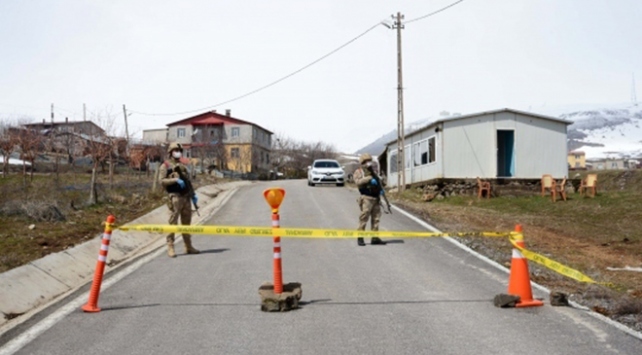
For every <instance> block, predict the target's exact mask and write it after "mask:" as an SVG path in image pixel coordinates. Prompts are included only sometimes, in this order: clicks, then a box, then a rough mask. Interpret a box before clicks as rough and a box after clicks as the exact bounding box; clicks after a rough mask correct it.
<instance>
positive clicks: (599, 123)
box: [356, 104, 642, 159]
mask: <svg viewBox="0 0 642 355" xmlns="http://www.w3.org/2000/svg"><path fill="white" fill-rule="evenodd" d="M518 110H520V111H530V112H533V113H537V114H542V115H547V116H551V117H558V118H561V119H565V120H568V121H572V122H573V124H572V125H570V126H569V127H568V148H569V151H571V150H581V151H583V152H585V153H586V158H587V159H600V158H607V157H608V158H621V157H633V158H641V157H642V104H641V105H637V106H636V105H632V104H610V105H573V106H559V107H542V108H529V109H518ZM471 113H473V112H471ZM454 115H457V114H453V115H451V114H449V113H448V112H442V113H441V114H440V116H439V117H430V118H426V119H422V120H418V121H414V122H412V123H409V124H407V125H406V128H405V133H406V134H409V133H411V132H413V131H415V130H417V129H419V128H421V127H424V126H426V125H427V124H429V123H430V122H433V121H436V120H438V119H443V118H448V117H453V116H454ZM395 139H397V130H396V129H394V130H392V131H390V132H388V133H386V134H384V135H382V136H381V137H380V138H379V139H377V140H375V141H374V142H372V143H370V144H368V145H367V146H365V147H363V148H361V149H359V150H358V151H357V152H356V153H357V154H360V153H364V152H368V153H370V154H380V153H381V152H383V150H384V147H385V144H386V143H388V142H390V141H393V140H395Z"/></svg>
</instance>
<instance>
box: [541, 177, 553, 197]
mask: <svg viewBox="0 0 642 355" xmlns="http://www.w3.org/2000/svg"><path fill="white" fill-rule="evenodd" d="M541 184H542V196H544V195H545V194H546V189H548V190H549V191H550V192H551V194H553V193H554V192H555V179H553V176H552V175H550V174H544V175H542V182H541Z"/></svg>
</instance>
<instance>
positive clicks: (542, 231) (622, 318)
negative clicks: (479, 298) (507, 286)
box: [391, 199, 642, 331]
mask: <svg viewBox="0 0 642 355" xmlns="http://www.w3.org/2000/svg"><path fill="white" fill-rule="evenodd" d="M391 202H393V203H394V204H396V205H397V206H399V207H401V208H403V209H404V210H406V211H408V212H410V213H412V214H414V215H415V216H417V217H420V218H422V219H423V220H425V221H426V222H428V223H430V224H432V225H434V226H435V227H437V228H438V229H440V230H442V231H444V232H446V231H453V232H455V231H459V232H463V231H475V232H481V231H511V230H514V227H515V225H516V224H521V225H522V226H523V229H524V239H525V242H526V247H527V248H528V249H529V250H532V251H535V252H537V253H539V254H542V255H544V256H546V257H548V258H551V259H553V260H555V261H557V262H560V263H563V264H565V265H573V266H577V265H582V266H585V268H581V269H579V271H581V272H583V273H584V274H586V275H588V276H589V277H591V278H593V279H594V280H597V281H598V282H611V283H613V284H615V285H616V287H615V288H608V287H604V286H600V285H591V284H585V283H581V282H578V281H575V280H573V279H570V278H567V277H565V276H562V275H559V274H557V273H555V272H553V271H551V270H549V269H547V268H545V267H542V266H540V265H539V264H537V263H534V262H529V268H530V272H531V280H532V281H533V282H536V283H538V284H540V285H542V286H545V287H546V288H548V289H549V290H551V291H558V292H563V293H564V294H566V295H568V297H569V300H572V301H574V302H576V303H578V304H580V305H583V306H585V307H588V308H590V309H592V310H594V311H596V312H598V313H601V314H603V315H605V316H607V317H609V318H611V319H613V320H615V321H617V322H620V323H622V324H624V325H626V326H628V327H630V328H632V329H634V330H636V331H642V275H641V274H640V273H639V272H627V271H609V270H608V269H607V267H609V266H613V265H622V264H626V265H638V264H639V263H640V258H639V256H638V257H635V255H631V254H623V253H622V252H621V250H622V248H626V244H627V242H625V241H622V242H620V244H621V245H611V244H610V245H594V244H591V243H588V242H586V241H583V240H581V239H578V238H576V237H573V236H570V235H567V234H564V233H563V232H560V231H559V230H556V229H555V228H550V227H546V226H542V225H541V224H539V223H537V222H536V221H529V219H528V218H525V216H519V215H509V214H505V213H493V211H489V210H487V209H481V208H477V207H475V206H465V207H462V206H452V205H448V204H444V203H439V204H435V203H422V202H413V201H408V200H405V199H404V200H394V199H393V201H391ZM455 239H457V240H459V241H460V242H461V243H463V244H464V245H466V246H468V247H469V248H471V249H473V250H475V251H476V252H478V253H480V254H482V255H484V256H486V257H488V258H490V259H492V260H494V261H496V262H498V263H500V264H501V265H504V266H506V267H507V268H510V262H511V249H512V246H511V244H510V242H509V241H508V240H507V239H506V238H475V237H466V238H459V237H458V238H455ZM623 285H626V286H625V287H624V286H623ZM546 301H548V300H546Z"/></svg>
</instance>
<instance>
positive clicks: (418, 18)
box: [404, 0, 464, 23]
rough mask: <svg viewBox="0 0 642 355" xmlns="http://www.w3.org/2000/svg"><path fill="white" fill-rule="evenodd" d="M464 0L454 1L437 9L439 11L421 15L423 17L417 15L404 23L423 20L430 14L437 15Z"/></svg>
mask: <svg viewBox="0 0 642 355" xmlns="http://www.w3.org/2000/svg"><path fill="white" fill-rule="evenodd" d="M463 1H464V0H459V1H456V2H454V3H452V4H450V5H448V6H446V7H442V8H441V9H439V10H437V11H435V12H431V13H429V14H427V15H423V16H421V17H417V18H415V19H412V20H408V21H406V22H404V23H411V22H415V21H420V20H423V19H425V18H428V17H430V16H433V15H436V14H438V13H440V12H442V11H445V10H447V9H449V8H451V7H453V6H455V5H457V4H459V3H461V2H463Z"/></svg>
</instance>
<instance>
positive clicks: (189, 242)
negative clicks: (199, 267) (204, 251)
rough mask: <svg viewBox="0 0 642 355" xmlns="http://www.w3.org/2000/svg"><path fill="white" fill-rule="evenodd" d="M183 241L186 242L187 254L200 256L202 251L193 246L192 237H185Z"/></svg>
mask: <svg viewBox="0 0 642 355" xmlns="http://www.w3.org/2000/svg"><path fill="white" fill-rule="evenodd" d="M183 241H184V242H185V254H200V251H199V250H198V249H195V248H194V247H193V246H192V237H191V236H186V235H184V236H183Z"/></svg>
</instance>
